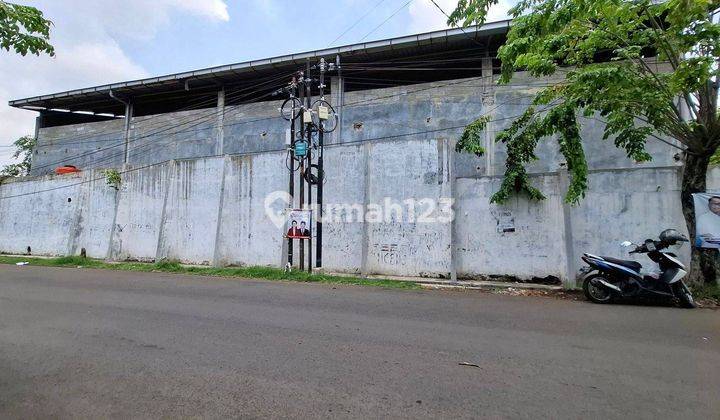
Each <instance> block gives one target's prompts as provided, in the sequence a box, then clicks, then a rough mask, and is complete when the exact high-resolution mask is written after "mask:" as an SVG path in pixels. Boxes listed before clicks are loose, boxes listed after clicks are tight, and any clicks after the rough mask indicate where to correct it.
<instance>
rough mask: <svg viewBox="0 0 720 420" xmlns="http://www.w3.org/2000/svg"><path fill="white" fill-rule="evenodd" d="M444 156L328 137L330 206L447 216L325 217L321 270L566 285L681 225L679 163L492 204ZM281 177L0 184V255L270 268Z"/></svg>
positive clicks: (278, 163) (243, 164)
mask: <svg viewBox="0 0 720 420" xmlns="http://www.w3.org/2000/svg"><path fill="white" fill-rule="evenodd" d="M453 156H455V154H454V153H453V152H451V148H450V147H449V141H448V140H446V139H436V140H432V141H414V142H413V141H405V140H389V141H382V142H381V141H377V142H374V143H364V144H352V145H342V146H330V147H328V149H327V150H326V157H327V162H328V166H327V169H328V174H327V176H328V179H329V180H332V182H327V184H326V187H327V188H326V194H325V198H326V203H327V204H358V205H360V206H367V205H369V204H373V203H376V204H381V205H386V203H385V200H386V199H390V200H391V202H392V203H399V204H402V203H403V202H404V201H405V200H408V199H411V198H412V199H415V200H422V199H431V200H433V201H435V200H439V199H443V198H454V199H455V200H456V204H455V209H456V211H457V217H456V218H455V220H454V221H453V222H450V221H449V220H434V221H430V222H425V221H423V220H420V219H419V218H418V217H419V216H422V215H424V216H429V217H431V218H432V217H436V216H439V215H441V213H442V212H441V211H440V209H439V208H435V209H433V211H427V208H425V207H422V203H423V202H422V201H418V202H419V203H421V204H420V206H419V207H417V212H416V213H415V215H416V219H415V220H409V219H408V212H407V207H403V210H402V211H401V212H400V213H392V212H391V213H390V219H387V220H386V219H380V220H369V221H368V220H366V221H365V222H362V221H346V220H339V221H337V220H326V221H325V223H324V229H325V230H324V232H325V236H324V237H325V247H324V262H325V264H324V266H325V268H326V269H327V270H329V271H338V272H351V273H367V274H386V275H408V276H443V277H445V276H448V275H450V272H451V271H452V269H453V264H455V266H454V267H455V269H456V270H457V273H458V276H459V277H461V278H462V277H477V276H494V275H507V276H516V277H520V278H526V279H530V278H533V277H546V276H555V277H558V278H561V279H563V280H565V281H566V282H568V283H570V282H571V281H572V277H573V275H574V272H575V270H577V268H579V267H580V264H581V261H580V259H579V258H580V256H581V255H582V252H593V253H597V254H607V255H615V256H618V257H623V256H625V254H624V253H625V252H626V250H623V249H622V248H620V247H619V246H618V244H619V243H620V242H621V241H623V240H633V241H641V240H643V239H645V238H649V237H654V236H656V235H657V234H658V233H659V231H660V230H662V229H664V228H668V227H675V228H678V229H680V230H683V231H684V221H683V218H682V214H681V212H680V203H679V191H678V177H679V171H678V168H676V167H667V168H636V169H621V170H618V169H613V170H604V171H600V170H595V171H592V172H591V174H590V192H589V193H588V195H587V197H586V198H585V200H583V201H582V203H581V204H580V205H579V206H577V207H571V206H568V205H567V204H565V203H564V201H563V197H562V191H563V186H564V185H565V184H566V182H567V180H566V178H565V177H566V176H567V174H566V173H564V172H562V171H561V172H559V173H548V174H535V175H533V176H532V180H533V183H534V184H535V185H536V186H538V187H540V188H542V190H543V191H544V192H545V193H546V195H547V197H548V199H547V200H545V201H543V202H540V203H535V202H532V203H531V202H529V201H528V200H527V199H525V198H522V197H516V198H513V199H512V200H511V202H510V203H508V204H507V205H503V206H497V205H494V204H490V203H489V198H490V196H491V195H492V193H493V192H494V191H496V189H497V187H498V185H499V182H500V177H499V176H489V177H488V176H482V177H460V178H457V179H455V177H454V176H453V172H452V167H453ZM718 175H720V173H715V172H713V173H711V176H710V185H711V186H712V185H720V176H718ZM286 186H287V171H286V170H285V163H284V154H283V153H278V152H274V153H262V154H250V155H245V156H234V157H224V158H223V157H219V158H208V159H199V160H184V161H171V162H168V163H166V164H163V165H158V166H152V167H148V168H142V169H135V170H128V172H126V173H124V174H123V182H122V186H121V188H120V190H119V191H117V192H116V191H115V190H114V189H113V188H112V187H109V186H108V185H107V184H106V183H105V180H104V177H103V175H102V174H101V173H99V172H94V171H90V172H87V173H84V174H83V175H69V176H45V177H39V178H27V179H24V180H16V181H11V182H6V183H4V184H2V185H0V252H4V253H24V252H25V251H26V248H27V247H28V246H30V247H31V248H32V253H33V254H43V255H72V254H78V253H79V252H80V249H81V248H85V249H86V250H87V252H88V255H90V256H93V257H99V258H103V257H109V258H110V259H114V260H147V261H152V260H157V259H160V258H170V259H177V260H181V261H185V262H189V263H198V264H212V263H214V264H217V265H268V266H276V267H279V266H282V264H283V261H284V255H285V252H286V251H285V248H284V242H285V241H284V240H283V238H282V233H283V229H282V228H281V227H277V226H276V225H275V224H273V222H272V220H270V219H269V218H268V216H267V214H266V212H265V206H266V203H265V199H266V197H267V196H268V195H269V194H271V193H273V192H276V191H284V190H285V189H286ZM68 199H70V201H69V202H68ZM273 206H274V207H277V208H276V209H275V210H279V209H280V208H283V207H284V204H283V203H282V202H275V203H273ZM327 213H328V212H327V211H326V214H327ZM297 248H298V247H297V246H296V247H295V251H296V260H295V262H296V263H297V261H298V260H297ZM687 251H688V249H685V250H684V251H683V253H681V256H682V258H684V259H686V260H687V258H688V254H687ZM453 254H454V255H453Z"/></svg>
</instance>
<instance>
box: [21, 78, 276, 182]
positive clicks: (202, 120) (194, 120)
mask: <svg viewBox="0 0 720 420" xmlns="http://www.w3.org/2000/svg"><path fill="white" fill-rule="evenodd" d="M262 90H265V89H258V90H255V91H253V92H250V93H247V94H245V95H241V97H247V96H252V95H254V94H256V93H257V92H258V91H262ZM272 93H273V92H270V93H268V94H265V95H263V96H262V97H260V98H263V97H267V96H270V95H271V94H272ZM234 94H235V93H233V95H234ZM228 97H232V95H228ZM226 98H227V97H226ZM232 99H238V98H232ZM209 111H210V112H209V113H208V115H201V116H199V117H198V116H192V117H190V116H189V117H186V118H187V119H186V120H185V121H183V120H182V119H180V122H177V121H178V120H174V121H172V122H164V123H163V124H162V125H165V126H166V127H165V128H163V129H161V130H158V131H154V132H150V133H147V134H145V135H142V136H139V137H134V138H132V139H130V140H129V141H128V152H129V151H130V150H133V149H134V148H135V147H132V148H131V147H130V145H131V144H133V143H135V142H137V141H138V140H141V139H144V138H149V137H153V136H156V135H158V134H162V133H165V132H167V131H169V130H171V129H174V128H178V127H180V126H183V125H186V124H190V123H196V124H193V125H191V126H189V127H190V128H194V127H197V126H199V125H202V124H205V123H207V122H210V121H211V120H213V119H215V118H216V115H217V109H209ZM236 112H241V111H236ZM159 115H162V114H159ZM249 122H252V121H246V122H243V123H249ZM162 125H161V126H162ZM214 128H215V127H208V129H214ZM188 131H189V130H188ZM193 131H194V130H193ZM181 132H182V131H175V132H171V133H168V134H167V135H174V134H179V133H181ZM185 132H187V131H185ZM124 145H125V141H124V139H123V141H121V142H118V143H117V144H114V145H110V146H106V147H103V148H99V149H95V150H92V151H89V152H85V153H81V154H79V155H74V156H67V157H65V158H63V159H61V160H57V161H54V162H49V163H46V164H43V165H40V166H37V167H34V168H33V169H45V168H48V167H52V166H55V165H58V164H61V163H63V162H67V161H69V160H73V159H78V158H83V157H87V156H90V155H93V154H97V153H100V152H103V151H106V150H110V149H114V148H117V147H120V146H124ZM124 153H125V152H124V151H122V152H119V153H117V154H115V155H112V156H113V157H117V156H121V155H123V154H124Z"/></svg>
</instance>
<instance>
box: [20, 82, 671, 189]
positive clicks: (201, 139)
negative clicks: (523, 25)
mask: <svg viewBox="0 0 720 420" xmlns="http://www.w3.org/2000/svg"><path fill="white" fill-rule="evenodd" d="M551 81H552V80H550V79H531V78H528V77H527V76H526V75H525V74H524V73H518V74H517V75H516V76H515V79H514V80H513V83H512V84H510V85H502V86H498V85H496V84H495V83H494V81H493V82H492V83H491V82H490V80H489V79H487V78H471V79H462V80H449V81H441V82H433V83H424V84H417V85H410V86H399V87H392V88H383V89H370V90H364V91H355V92H347V93H345V94H344V105H343V106H342V108H341V107H340V104H335V105H336V107H337V108H338V110H340V109H342V115H343V116H342V126H341V127H340V128H339V129H338V130H336V132H335V133H333V134H332V135H329V136H328V143H329V144H338V143H357V142H362V141H367V140H372V139H378V138H380V139H383V138H385V139H386V138H401V139H406V140H431V139H433V138H436V137H445V138H449V139H457V138H458V137H459V135H460V133H461V132H462V127H464V126H465V125H466V124H468V123H470V122H472V121H473V120H474V119H475V118H476V117H478V116H480V115H490V117H491V119H492V120H493V121H492V122H490V124H489V125H488V130H487V139H486V149H487V150H488V153H487V155H486V156H484V157H482V158H478V157H475V156H470V155H461V156H458V158H457V162H456V170H457V173H458V175H459V176H478V175H497V174H501V173H502V172H503V170H504V162H505V156H506V151H505V146H504V145H503V144H495V142H494V138H495V133H496V132H498V131H499V130H501V129H503V128H506V127H507V126H508V125H509V124H510V123H511V122H512V120H513V118H512V117H515V116H518V115H520V114H521V113H522V112H523V111H524V110H525V109H526V108H527V106H528V104H529V103H530V101H531V98H532V95H533V94H534V93H535V92H537V91H538V90H539V89H541V88H542V87H544V86H546V85H547V84H548V83H550V82H551ZM228 98H232V93H229V94H228ZM327 99H328V100H333V99H335V100H336V101H337V96H336V95H330V96H328V97H327ZM280 105H281V102H280V101H268V102H257V103H251V104H244V105H236V106H227V107H223V118H222V119H219V118H218V110H217V109H216V108H205V109H198V110H192V111H182V112H174V113H168V114H161V115H151V116H143V117H135V118H133V119H132V122H131V125H130V131H129V133H128V135H129V147H128V149H129V160H128V162H127V164H128V165H129V166H134V167H138V166H143V165H148V164H155V163H160V162H165V161H168V160H172V159H192V158H200V157H208V156H216V155H217V156H220V155H223V154H239V153H257V152H270V151H279V150H282V149H283V148H284V141H285V131H286V130H287V128H288V124H287V122H286V121H285V120H283V119H282V118H280V116H279V112H278V108H279V107H280ZM219 121H222V130H219V125H218V124H219ZM581 122H582V135H583V138H584V139H585V141H584V146H585V150H586V155H587V157H588V163H589V165H590V168H592V169H610V168H635V167H655V166H668V165H673V164H675V161H674V158H673V157H674V155H675V154H676V153H677V152H678V150H677V149H675V148H673V147H671V146H668V145H667V144H664V143H662V142H660V141H657V140H655V139H651V140H649V141H648V145H647V148H648V151H649V152H650V154H651V155H652V156H653V161H652V162H646V163H642V164H638V163H635V162H633V161H631V160H630V159H628V158H627V157H626V156H625V153H624V152H623V151H622V150H618V149H616V148H615V147H612V139H609V140H607V141H602V140H600V139H601V138H602V128H603V123H602V121H601V120H600V119H599V118H582V119H581ZM453 127H456V128H453ZM220 132H221V133H222V139H220V135H219V133H220ZM413 133H415V134H413ZM221 149H222V150H221ZM537 154H538V157H539V158H540V159H539V160H537V161H535V162H533V163H532V164H530V165H529V171H530V172H532V173H543V172H550V171H555V170H557V168H558V167H559V165H560V163H561V162H563V161H564V158H563V157H562V155H561V154H560V153H559V150H558V145H557V142H556V141H555V140H554V139H546V140H544V141H541V142H540V143H539V145H538V148H537ZM123 163H124V131H123V121H122V120H112V121H103V122H95V123H86V124H77V125H70V126H60V127H49V128H41V129H40V130H39V132H38V146H37V149H36V153H35V155H34V160H33V168H32V171H31V174H32V175H44V174H49V173H52V171H53V170H54V169H55V168H56V167H57V166H60V164H71V165H75V166H78V167H80V168H81V169H84V170H87V169H94V168H109V167H116V168H117V167H120V166H122V165H123Z"/></svg>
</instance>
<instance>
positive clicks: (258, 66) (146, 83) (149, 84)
mask: <svg viewBox="0 0 720 420" xmlns="http://www.w3.org/2000/svg"><path fill="white" fill-rule="evenodd" d="M509 25H510V21H509V20H505V21H498V22H491V23H486V24H484V25H481V26H470V27H467V28H455V29H447V30H441V31H434V32H428V33H422V34H416V35H409V36H402V37H397V38H390V39H384V40H379V41H371V42H364V43H358V44H352V45H346V46H341V47H333V48H325V49H322V50H315V51H309V52H303V53H298V54H290V55H283V56H277V57H271V58H266V59H260V60H252V61H245V62H241V63H236V64H229V65H223V66H217V67H209V68H205V69H199V70H193V71H188V72H182V73H175V74H169V75H165V76H158V77H151V78H147V79H141V80H132V81H126V82H119V83H113V84H107V85H101V86H95V87H89V88H84V89H75V90H70V91H66V92H59V93H53V94H49V95H42V96H35V97H31V98H25V99H17V100H12V101H10V102H9V105H10V106H13V107H19V108H22V107H48V108H49V107H53V104H62V105H67V104H68V103H71V102H73V100H74V99H76V100H81V99H87V98H88V97H90V96H97V95H98V94H109V92H110V91H113V92H115V93H119V94H122V93H123V92H127V93H134V92H136V91H137V90H143V91H146V90H153V88H161V87H163V86H167V85H168V84H176V83H177V82H178V81H186V80H204V79H208V80H209V79H215V78H220V79H227V78H237V77H238V76H244V75H245V74H252V73H254V72H260V71H262V70H272V69H275V68H279V67H282V66H288V65H304V64H305V63H306V60H307V59H311V58H320V57H326V58H327V57H334V56H336V55H339V56H340V57H341V58H342V57H353V58H357V57H358V55H362V54H365V55H370V54H373V55H375V56H376V55H377V53H383V52H384V51H387V52H388V54H387V55H388V56H397V55H402V52H403V51H405V50H410V51H406V53H410V55H412V53H413V51H412V50H413V49H423V47H425V48H427V46H432V45H437V44H447V43H450V42H453V41H462V40H467V39H468V38H473V39H480V38H483V37H487V36H490V35H493V34H499V33H505V32H507V29H508V28H509ZM148 88H149V89H148Z"/></svg>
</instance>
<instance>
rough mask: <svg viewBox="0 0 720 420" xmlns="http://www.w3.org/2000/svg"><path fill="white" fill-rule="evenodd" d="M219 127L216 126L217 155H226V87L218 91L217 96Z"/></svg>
mask: <svg viewBox="0 0 720 420" xmlns="http://www.w3.org/2000/svg"><path fill="white" fill-rule="evenodd" d="M216 115H217V122H216V124H217V127H216V134H217V145H216V147H215V154H216V155H224V154H225V127H224V124H225V122H224V121H225V88H222V89H220V90H219V91H218V97H217V111H216Z"/></svg>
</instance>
